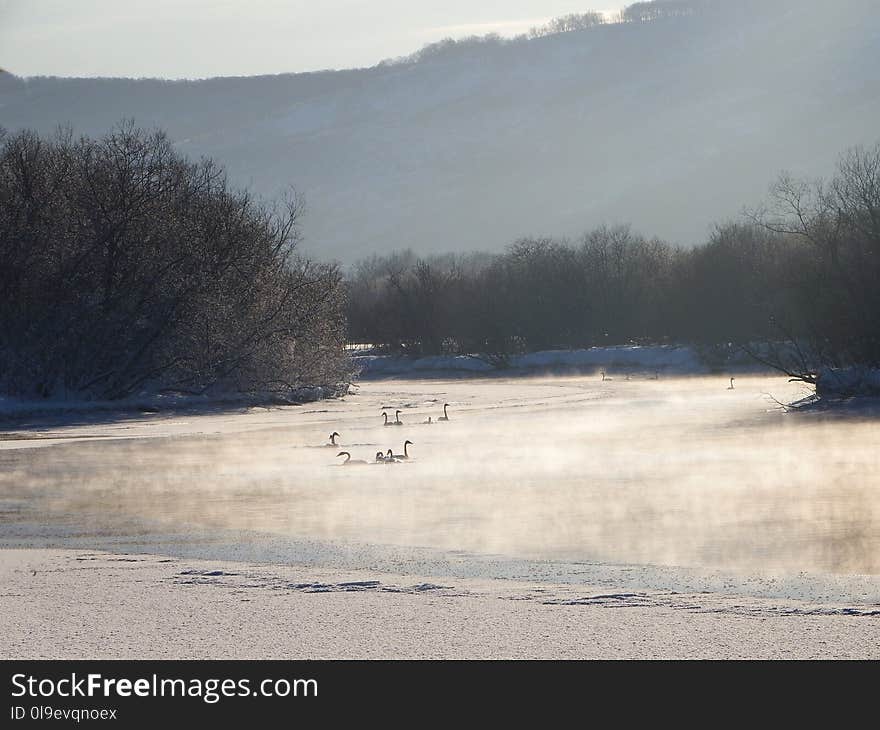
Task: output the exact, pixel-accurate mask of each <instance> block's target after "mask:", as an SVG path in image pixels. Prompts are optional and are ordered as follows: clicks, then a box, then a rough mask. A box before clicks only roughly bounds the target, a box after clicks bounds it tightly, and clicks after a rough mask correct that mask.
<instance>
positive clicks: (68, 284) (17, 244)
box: [0, 125, 347, 399]
mask: <svg viewBox="0 0 880 730" xmlns="http://www.w3.org/2000/svg"><path fill="white" fill-rule="evenodd" d="M300 210H301V205H300V202H299V201H298V199H297V198H296V197H295V196H291V197H290V198H289V199H288V200H287V201H286V202H285V203H284V204H282V205H279V206H276V207H274V208H269V207H266V206H264V205H262V204H260V203H258V202H257V201H255V200H253V199H252V198H251V197H250V196H249V195H248V193H246V192H240V191H236V190H234V189H231V188H230V187H229V186H228V185H227V181H226V176H225V173H224V171H223V169H222V168H220V167H219V166H217V165H216V164H215V163H213V162H212V161H210V160H202V161H201V162H198V163H193V162H190V161H188V160H186V159H185V158H183V157H181V156H180V155H179V154H178V153H177V152H175V151H174V149H173V147H172V145H171V143H170V142H169V140H168V139H167V138H166V136H165V135H164V134H163V133H161V132H154V133H147V132H144V131H141V130H138V129H136V128H134V127H133V126H132V125H122V126H120V127H119V128H117V129H116V130H115V131H113V132H112V133H110V134H108V135H106V136H104V137H103V138H101V139H91V138H87V137H81V138H74V137H73V135H72V134H70V133H69V132H68V133H65V132H60V133H58V134H57V135H55V136H54V137H50V138H41V137H40V136H38V135H37V134H35V133H32V132H20V133H18V134H15V135H8V134H5V133H4V132H3V131H2V130H0V264H2V265H0V307H2V314H0V391H2V392H3V393H6V394H13V395H18V396H25V397H33V396H39V397H50V396H57V395H67V396H71V395H75V396H79V397H99V398H108V399H115V398H120V397H124V396H127V395H129V394H132V393H136V392H140V391H141V390H143V389H148V390H150V391H152V392H155V391H157V390H162V389H173V390H175V391H180V392H188V393H199V394H202V393H207V392H209V391H211V390H212V389H213V390H222V391H224V392H229V391H236V392H257V391H259V392H275V393H285V392H290V391H291V390H293V389H296V388H298V387H300V386H304V385H325V384H326V385H335V384H336V383H337V382H339V381H340V379H342V378H344V376H345V374H346V373H345V369H346V363H347V359H346V357H345V355H344V336H345V322H344V312H343V305H342V295H343V290H342V282H341V277H340V274H339V272H338V271H337V269H336V268H335V267H333V266H328V265H324V264H317V263H315V262H312V261H309V260H307V259H305V258H303V257H300V256H298V255H297V254H296V244H297V235H298V234H297V222H298V218H299V216H300Z"/></svg>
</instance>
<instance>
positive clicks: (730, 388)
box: [727, 378, 734, 390]
mask: <svg viewBox="0 0 880 730" xmlns="http://www.w3.org/2000/svg"><path fill="white" fill-rule="evenodd" d="M733 381H734V378H731V379H730V385H728V386H727V389H728V390H733V389H734V388H733Z"/></svg>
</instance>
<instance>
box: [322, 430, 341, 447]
mask: <svg viewBox="0 0 880 730" xmlns="http://www.w3.org/2000/svg"><path fill="white" fill-rule="evenodd" d="M337 436H340V434H338V433H336V431H334V432H333V433H331V434H330V443H329V444H324V445H325V446H339V444H337V443H336V437H337ZM340 438H341V436H340Z"/></svg>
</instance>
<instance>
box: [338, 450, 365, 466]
mask: <svg viewBox="0 0 880 730" xmlns="http://www.w3.org/2000/svg"><path fill="white" fill-rule="evenodd" d="M336 456H344V457H345V461H343V462H342V464H340V466H361V465H363V464H366V463H367V462H366V461H364V460H363V459H352V458H351V454H349V453H348V452H347V451H340V452H339V453H338V454H336Z"/></svg>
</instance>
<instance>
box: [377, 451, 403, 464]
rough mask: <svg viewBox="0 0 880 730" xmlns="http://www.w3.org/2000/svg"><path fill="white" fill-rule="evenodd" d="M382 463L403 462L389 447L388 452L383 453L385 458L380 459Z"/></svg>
mask: <svg viewBox="0 0 880 730" xmlns="http://www.w3.org/2000/svg"><path fill="white" fill-rule="evenodd" d="M382 463H383V464H402V463H403V462H402V461H401V460H400V458H399V457H397V456H395V455H394V453H393V452H392V451H391V449H388V453H387V454H385V458H384V459H382Z"/></svg>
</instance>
